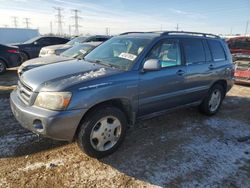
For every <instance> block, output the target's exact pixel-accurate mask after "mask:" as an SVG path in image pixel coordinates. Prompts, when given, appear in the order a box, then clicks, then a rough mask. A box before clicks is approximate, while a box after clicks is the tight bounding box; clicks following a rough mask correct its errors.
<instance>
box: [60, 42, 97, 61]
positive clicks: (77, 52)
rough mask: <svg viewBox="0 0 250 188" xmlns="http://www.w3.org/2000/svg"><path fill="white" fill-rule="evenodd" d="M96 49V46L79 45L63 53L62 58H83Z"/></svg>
mask: <svg viewBox="0 0 250 188" xmlns="http://www.w3.org/2000/svg"><path fill="white" fill-rule="evenodd" d="M94 48H95V46H92V45H89V44H79V45H76V46H73V47H72V48H70V49H68V50H66V51H64V52H63V53H61V56H64V57H72V58H83V57H84V56H85V55H87V54H88V53H89V52H90V51H91V50H92V49H94Z"/></svg>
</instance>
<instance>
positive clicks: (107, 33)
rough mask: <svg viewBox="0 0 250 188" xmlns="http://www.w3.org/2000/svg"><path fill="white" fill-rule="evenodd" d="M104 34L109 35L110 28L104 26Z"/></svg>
mask: <svg viewBox="0 0 250 188" xmlns="http://www.w3.org/2000/svg"><path fill="white" fill-rule="evenodd" d="M106 35H110V28H109V27H106Z"/></svg>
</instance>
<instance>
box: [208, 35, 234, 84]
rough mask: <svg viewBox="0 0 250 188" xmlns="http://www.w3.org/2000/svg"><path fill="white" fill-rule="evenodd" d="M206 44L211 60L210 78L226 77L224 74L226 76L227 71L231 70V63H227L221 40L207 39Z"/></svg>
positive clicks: (213, 79) (214, 79)
mask: <svg viewBox="0 0 250 188" xmlns="http://www.w3.org/2000/svg"><path fill="white" fill-rule="evenodd" d="M207 44H208V47H209V49H210V51H211V55H212V62H211V63H210V65H209V67H210V69H211V71H212V72H213V75H212V77H211V80H212V81H216V80H220V79H224V78H225V79H226V76H228V74H227V73H228V72H230V71H231V68H232V64H231V63H229V59H228V57H227V56H226V52H225V49H224V47H223V45H222V41H221V40H218V39H208V40H207ZM229 75H230V74H229Z"/></svg>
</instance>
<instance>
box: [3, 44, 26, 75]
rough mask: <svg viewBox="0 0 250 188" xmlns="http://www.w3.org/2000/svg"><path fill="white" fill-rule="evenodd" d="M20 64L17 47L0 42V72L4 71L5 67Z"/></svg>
mask: <svg viewBox="0 0 250 188" xmlns="http://www.w3.org/2000/svg"><path fill="white" fill-rule="evenodd" d="M20 64H21V56H20V53H19V50H18V48H17V47H15V46H7V45H2V44H0V74H1V73H3V72H5V70H6V68H11V67H17V66H19V65H20Z"/></svg>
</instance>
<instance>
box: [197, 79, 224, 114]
mask: <svg viewBox="0 0 250 188" xmlns="http://www.w3.org/2000/svg"><path fill="white" fill-rule="evenodd" d="M224 96H225V91H224V88H223V87H222V86H221V85H220V84H216V85H214V86H213V87H212V88H211V89H210V91H209V93H208V95H207V97H206V98H205V99H204V100H203V102H202V103H201V105H200V111H201V112H202V113H204V114H206V115H209V116H211V115H214V114H216V113H217V112H218V111H219V109H220V106H221V103H222V101H223V99H224Z"/></svg>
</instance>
